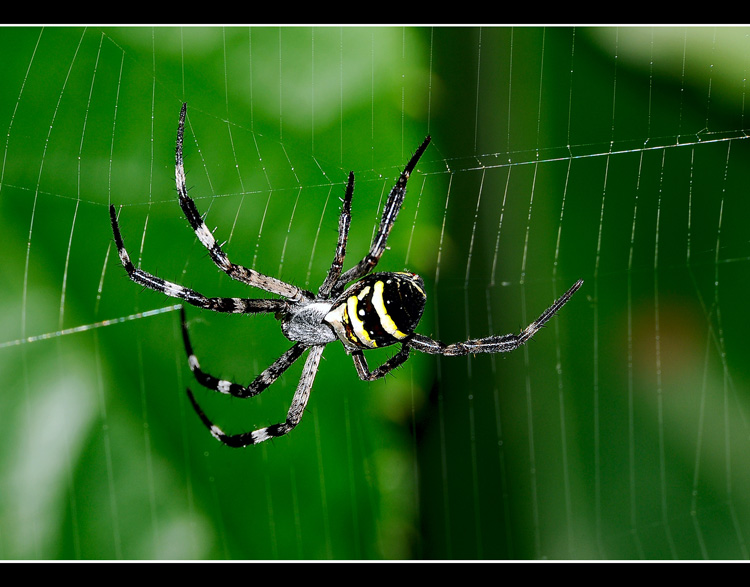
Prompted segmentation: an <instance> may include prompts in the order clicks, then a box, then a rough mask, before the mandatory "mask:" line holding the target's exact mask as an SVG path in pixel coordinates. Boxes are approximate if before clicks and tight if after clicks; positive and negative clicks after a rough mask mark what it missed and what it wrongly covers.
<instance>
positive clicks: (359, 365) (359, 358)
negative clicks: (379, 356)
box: [352, 344, 411, 381]
mask: <svg viewBox="0 0 750 587" xmlns="http://www.w3.org/2000/svg"><path fill="white" fill-rule="evenodd" d="M410 350H411V348H410V347H409V345H406V344H405V345H403V346H402V347H401V350H400V351H399V352H397V353H396V354H395V355H393V356H392V357H391V358H390V359H388V360H387V361H386V362H385V363H383V364H382V365H380V366H379V367H377V368H376V369H375V370H374V371H370V368H369V367H368V366H367V359H365V355H364V353H363V352H362V351H354V352H353V353H352V359H353V360H354V367H355V368H356V369H357V375H359V378H360V379H361V380H362V381H375V380H376V379H380V378H381V377H385V376H386V375H387V374H388V373H390V372H391V371H393V370H394V369H395V368H396V367H399V366H400V365H402V364H403V363H404V362H405V361H406V359H408V358H409V351H410Z"/></svg>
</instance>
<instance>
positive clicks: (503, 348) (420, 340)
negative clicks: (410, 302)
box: [406, 279, 583, 357]
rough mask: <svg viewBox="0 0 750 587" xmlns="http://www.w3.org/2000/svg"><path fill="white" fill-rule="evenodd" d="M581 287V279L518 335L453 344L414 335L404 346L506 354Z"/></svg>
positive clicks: (440, 352)
mask: <svg viewBox="0 0 750 587" xmlns="http://www.w3.org/2000/svg"><path fill="white" fill-rule="evenodd" d="M581 285H583V279H579V280H578V281H577V282H576V283H575V284H573V286H572V287H571V288H570V289H569V290H568V291H566V292H565V293H564V294H563V295H562V296H560V298H559V299H558V300H557V301H555V303H554V304H552V305H551V306H550V307H549V308H547V309H546V310H545V311H544V312H542V314H541V316H539V318H537V319H536V320H534V321H533V322H532V323H531V324H529V325H528V326H527V327H526V328H524V329H523V330H522V331H521V332H520V333H518V334H504V335H501V336H488V337H486V338H477V339H472V340H467V341H464V342H456V343H453V344H445V343H443V342H440V341H439V340H433V339H431V338H429V337H427V336H423V335H421V334H415V335H414V336H412V338H411V339H409V341H408V342H407V343H406V344H407V345H409V346H411V347H412V348H414V349H416V350H418V351H421V352H423V353H428V354H432V355H446V356H453V357H455V356H461V355H470V354H471V355H473V354H476V353H507V352H510V351H514V350H516V349H517V348H518V347H520V346H521V345H523V344H524V343H525V342H526V341H528V340H529V339H530V338H531V337H532V336H534V334H536V333H537V332H538V331H539V330H540V329H541V328H542V327H543V326H544V325H545V324H546V323H547V322H548V321H549V319H550V318H552V316H554V315H555V314H556V313H557V312H558V311H559V310H560V308H562V307H563V306H564V305H565V304H566V303H567V302H568V300H570V298H571V297H572V296H573V294H574V293H575V292H576V291H578V289H579V288H580V287H581Z"/></svg>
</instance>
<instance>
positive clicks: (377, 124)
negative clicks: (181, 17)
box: [0, 27, 750, 559]
mask: <svg viewBox="0 0 750 587" xmlns="http://www.w3.org/2000/svg"><path fill="white" fill-rule="evenodd" d="M0 42H2V43H3V44H4V45H5V47H6V48H5V51H4V53H3V54H4V55H7V56H8V58H7V59H5V60H3V63H2V64H0V67H2V68H3V80H4V87H5V92H3V94H2V100H0V113H1V116H0V121H4V122H5V124H6V127H7V132H6V135H5V141H4V145H2V147H1V148H2V163H0V228H2V233H3V235H4V239H3V240H4V243H3V247H2V262H0V276H2V282H3V286H2V291H3V294H4V295H2V296H0V324H1V326H2V327H1V328H0V332H2V333H3V335H2V337H1V338H0V373H2V376H3V381H4V382H5V385H4V386H3V389H4V393H2V394H1V395H0V404H1V405H2V408H3V413H4V414H5V423H6V424H5V426H4V428H3V433H2V434H3V442H2V446H3V449H2V450H1V451H0V467H1V468H0V483H1V484H2V486H1V487H0V495H1V496H2V499H1V500H0V556H2V557H3V558H6V559H58V558H63V559H73V558H83V559H180V558H194V559H207V558H240V559H279V558H280V559H320V558H335V559H369V558H424V559H542V558H548V559H741V558H748V554H749V552H748V544H747V539H748V535H749V534H750V502H749V501H748V498H747V495H748V494H750V492H749V491H748V489H749V488H750V478H749V476H750V466H749V465H750V463H748V462H747V459H748V457H747V456H746V455H748V454H750V451H748V448H749V447H748V438H750V435H749V434H748V431H749V430H748V428H749V426H748V393H749V388H748V378H749V375H750V373H749V372H748V365H747V361H746V360H745V358H746V357H747V355H748V349H747V345H748V342H747V337H746V335H745V328H746V326H747V323H748V320H747V318H748V314H747V309H746V301H745V298H746V292H747V291H748V287H749V285H750V284H748V277H747V275H748V259H750V251H749V243H748V239H747V236H746V235H747V231H746V228H745V220H744V219H745V218H746V217H747V207H748V204H747V203H746V202H747V198H745V197H743V196H744V194H745V192H746V187H745V186H746V185H747V183H748V177H747V175H748V169H749V167H748V165H747V163H746V162H747V157H748V148H749V147H748V145H749V143H748V141H747V140H746V139H747V134H746V131H745V128H746V126H747V123H746V120H745V99H746V95H747V84H746V78H747V71H748V65H749V64H750V40H749V39H748V30H747V29H742V28H731V27H713V28H706V27H687V28H679V27H669V28H637V27H625V28H570V27H552V28H541V27H520V28H504V27H489V28H469V27H467V28H449V27H445V28H441V27H438V28H395V27H378V28H365V27H354V28H335V27H321V28H252V29H247V28H240V27H236V28H235V27H229V28H199V27H189V28H184V29H179V28H155V29H152V28H138V27H131V28H125V29H117V28H106V29H100V28H87V29H79V28H46V29H32V28H20V27H19V28H10V29H4V30H3V35H2V37H0ZM182 101H187V102H188V105H189V107H188V123H187V127H186V141H185V165H186V170H187V172H188V184H189V187H190V189H191V195H192V196H193V197H194V198H195V200H196V203H197V205H198V207H199V209H200V210H201V211H203V212H205V213H206V214H207V215H206V222H207V224H208V225H209V228H213V227H216V233H215V234H216V236H217V238H218V239H219V240H220V241H222V242H225V250H227V252H228V254H229V255H230V257H231V258H232V259H233V260H235V261H236V262H238V263H243V264H246V265H248V266H251V267H253V268H255V269H258V270H260V271H263V272H265V273H268V274H271V275H274V276H277V277H280V278H282V279H284V280H287V281H290V282H293V283H295V284H297V285H301V286H303V287H307V288H310V289H317V287H318V285H319V284H320V282H321V281H322V279H323V277H324V276H325V272H326V271H327V269H328V267H329V266H330V262H331V259H332V256H333V249H334V245H335V242H336V228H337V217H338V212H339V206H340V200H339V198H340V197H341V196H342V195H343V190H344V185H345V181H346V176H347V173H348V171H349V170H350V169H351V170H354V172H355V174H356V187H355V194H354V202H353V221H352V222H353V223H352V230H351V235H350V241H349V246H348V257H347V267H349V266H351V265H352V264H353V263H355V262H356V261H358V260H359V259H360V258H361V256H362V255H363V254H364V252H365V251H366V250H367V247H368V245H369V242H370V241H371V239H372V236H373V234H374V229H375V226H376V223H377V220H378V211H379V209H380V206H381V205H382V202H383V201H384V198H385V196H386V195H387V193H388V190H389V189H390V187H391V186H392V184H393V182H394V180H395V178H396V177H397V175H398V173H399V171H400V169H401V168H402V167H403V165H404V163H405V162H406V161H407V160H408V158H409V156H410V155H411V153H412V152H413V150H414V149H415V148H416V147H417V145H419V143H420V142H421V140H422V139H423V138H424V136H425V135H426V134H430V135H431V136H432V143H431V145H430V147H429V149H428V151H427V152H426V153H425V155H424V156H423V158H422V160H421V161H420V164H419V166H418V170H417V172H416V173H414V174H413V176H412V178H411V180H410V182H409V190H408V195H407V198H406V204H405V206H404V209H403V210H402V212H401V215H400V216H399V219H398V222H397V223H396V227H395V228H394V231H393V233H392V235H391V238H390V240H389V250H388V251H387V252H386V253H385V255H384V257H383V259H382V261H381V264H380V265H379V269H385V270H403V269H406V268H408V269H410V270H412V271H415V272H417V273H420V274H421V275H423V276H424V277H425V279H426V283H427V287H428V290H429V291H428V294H429V295H428V308H427V311H426V314H425V316H424V318H423V320H422V323H421V325H420V328H419V330H420V332H422V333H423V334H426V335H430V336H434V337H438V338H440V339H441V340H444V341H446V342H453V341H458V340H465V339H466V338H469V337H479V336H486V335H487V334H490V333H496V334H503V333H506V332H511V331H516V330H517V329H519V328H522V327H524V326H526V325H527V324H528V323H529V322H531V321H532V320H533V319H534V318H536V316H537V315H538V314H539V313H540V312H541V311H542V310H543V309H544V308H546V307H547V306H548V305H549V304H550V303H551V302H552V301H553V300H554V299H555V298H557V297H558V296H559V295H560V294H561V293H562V292H563V291H565V290H566V289H567V288H568V287H569V286H570V285H571V284H572V283H574V282H575V280H577V279H578V278H583V279H584V280H585V283H584V286H583V288H582V289H581V290H580V291H579V292H578V293H577V294H576V295H575V296H574V298H573V299H572V300H571V302H570V303H569V304H568V305H567V306H566V307H565V308H563V310H562V311H561V312H560V314H559V315H558V316H556V317H555V318H554V319H553V320H552V321H551V323H550V324H549V325H548V327H547V328H546V329H545V330H543V331H542V332H540V333H538V334H537V336H536V337H535V339H534V340H533V341H532V342H531V343H530V344H528V345H526V346H525V347H524V348H523V349H520V350H518V351H516V352H514V353H512V354H509V355H507V356H478V357H466V358H440V357H430V356H421V355H420V356H414V357H412V358H411V359H410V360H409V362H407V364H406V365H405V366H404V367H402V368H400V369H399V370H398V371H397V372H395V373H394V374H393V375H391V376H389V377H387V378H386V380H385V381H378V382H374V383H371V384H365V383H363V382H361V381H359V379H358V378H357V376H356V373H355V371H354V368H353V365H352V362H351V359H350V358H348V357H347V356H346V355H345V353H344V352H343V351H342V349H341V348H338V347H337V345H331V346H330V347H329V348H328V349H326V353H325V355H324V360H323V361H322V364H321V368H320V371H319V373H318V377H317V379H316V383H315V386H314V388H313V393H312V397H311V401H310V405H309V406H308V410H307V412H306V414H305V417H304V419H303V421H302V424H301V425H300V426H299V427H298V428H297V429H296V430H295V431H294V432H293V433H292V434H290V435H289V436H287V437H284V438H281V439H277V440H275V441H273V442H272V443H266V444H265V445H261V446H258V447H251V448H249V449H245V450H241V451H237V450H230V449H227V448H225V447H223V446H221V445H219V443H217V442H216V441H215V440H214V439H213V438H211V436H210V435H209V434H208V433H207V432H206V431H205V429H204V428H203V427H202V426H201V425H200V422H199V421H198V419H197V418H196V417H195V415H194V414H193V413H192V410H191V409H190V406H189V405H188V403H187V401H186V396H185V393H184V389H185V387H186V386H188V385H190V386H191V388H193V389H194V390H195V391H196V393H197V394H198V395H199V401H201V404H202V405H204V406H205V409H206V411H207V412H208V413H209V414H210V416H211V417H212V418H214V419H215V420H216V421H217V423H219V424H220V425H222V427H224V428H225V429H227V430H231V431H241V430H242V431H244V430H250V429H253V428H256V427H259V426H265V425H268V424H271V423H275V422H278V421H279V420H280V419H281V418H283V414H285V413H286V409H287V408H288V405H289V401H290V400H291V396H292V394H293V391H294V388H295V386H296V380H297V378H298V376H299V368H300V366H299V365H298V366H296V368H293V369H291V370H290V371H289V372H288V373H287V374H285V376H284V377H283V378H282V379H281V380H280V381H279V382H277V383H276V384H275V385H274V386H272V388H271V389H269V390H268V391H266V392H264V394H262V395H261V396H260V397H258V398H255V399H253V400H246V401H240V400H236V399H233V398H228V397H224V396H221V397H215V395H216V394H210V393H208V392H205V391H204V390H202V389H196V384H195V383H194V382H193V381H192V378H191V377H190V373H189V371H188V369H187V365H186V361H185V357H184V352H183V348H182V343H181V340H180V328H179V312H176V311H175V310H177V309H178V308H179V306H178V305H177V304H175V303H174V300H172V299H168V298H165V297H164V296H161V295H159V294H157V293H155V292H151V291H142V290H141V289H140V288H138V287H137V286H135V285H134V284H133V283H132V282H130V281H129V280H128V279H127V277H126V276H125V275H124V272H123V271H122V268H121V267H119V263H118V259H117V255H116V252H114V251H113V250H112V237H111V232H110V227H109V222H108V213H107V206H108V204H109V203H110V202H111V203H113V204H115V205H116V206H117V207H118V210H119V213H120V221H121V225H122V231H123V237H124V239H125V242H126V245H127V246H128V249H129V251H130V253H131V257H132V258H133V260H134V262H137V263H138V264H139V265H140V266H142V267H143V268H144V269H145V270H147V271H151V272H154V273H157V274H158V275H160V276H162V277H164V278H167V279H170V280H173V281H176V282H179V283H182V284H184V285H186V286H188V287H192V288H194V289H197V290H199V291H201V292H203V293H205V294H207V295H223V296H233V295H238V296H248V295H254V294H252V293H248V291H247V289H245V288H243V287H242V286H241V285H239V284H237V283H232V282H231V280H230V279H229V278H228V277H227V276H226V275H224V274H222V273H221V272H220V271H218V270H217V269H216V268H215V266H214V265H213V264H212V263H211V261H210V259H209V258H208V256H207V254H206V252H205V249H203V248H202V247H201V246H200V243H198V242H197V241H196V239H195V236H194V234H193V233H192V232H191V231H190V229H189V227H188V225H187V222H186V221H185V219H184V217H182V216H181V213H180V210H179V207H178V206H177V204H176V198H175V195H174V183H173V182H174V180H173V164H174V140H175V132H176V127H177V115H178V112H179V107H180V104H181V102H182ZM0 126H2V122H0ZM742 210H745V213H743V212H742ZM258 295H259V297H260V294H258ZM188 315H189V320H190V330H191V335H192V337H193V343H194V345H195V347H196V353H197V354H198V356H199V357H200V360H201V364H202V366H203V367H204V368H206V369H207V370H210V372H212V373H214V374H216V375H218V376H221V377H226V378H233V379H234V380H236V381H238V382H240V383H248V382H249V381H251V380H252V378H253V377H254V376H255V375H256V374H257V373H258V372H260V370H262V369H263V368H264V367H266V366H267V365H268V364H270V363H271V362H272V361H273V360H274V359H275V358H276V357H278V356H279V355H280V354H281V353H282V352H283V351H284V350H286V348H288V345H289V343H288V342H287V341H285V340H284V339H283V337H282V336H281V334H280V332H279V329H278V324H277V323H276V322H275V321H274V320H273V319H271V318H270V317H246V316H223V315H219V314H210V315H209V313H208V312H199V311H197V310H195V309H188ZM743 349H744V350H743ZM392 352H393V350H392V349H388V350H383V351H377V352H373V353H372V354H371V355H370V356H369V357H368V359H369V360H370V362H371V364H373V365H374V364H377V361H378V360H381V361H382V360H384V359H385V358H386V357H388V356H390V354H392Z"/></svg>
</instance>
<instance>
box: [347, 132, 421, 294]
mask: <svg viewBox="0 0 750 587" xmlns="http://www.w3.org/2000/svg"><path fill="white" fill-rule="evenodd" d="M429 144H430V137H429V136H428V137H427V138H425V140H424V142H423V143H422V144H421V145H420V146H419V148H418V149H417V150H416V152H415V153H414V155H413V156H412V158H411V159H410V160H409V162H408V163H407V164H406V167H405V168H404V171H403V172H402V173H401V175H400V177H399V178H398V181H396V185H394V186H393V189H392V190H391V193H390V194H389V195H388V200H386V203H385V207H384V208H383V216H382V218H381V219H380V226H379V227H378V232H377V234H376V235H375V238H374V239H373V241H372V245H371V246H370V252H369V253H367V255H366V256H365V258H364V259H362V260H361V261H360V262H359V263H358V264H357V265H355V266H354V267H352V268H351V269H349V270H348V271H346V272H345V273H344V274H343V275H342V276H341V277H340V278H339V280H338V282H337V283H336V286H335V287H334V291H336V292H338V291H340V290H341V289H342V288H343V287H344V286H345V285H346V284H347V283H349V282H350V281H354V280H355V279H359V278H360V277H364V276H365V275H367V274H368V273H369V272H370V271H372V270H373V268H374V267H375V266H376V265H377V264H378V261H380V257H381V256H382V255H383V252H384V251H385V246H386V242H387V240H388V235H389V234H390V233H391V229H392V228H393V223H394V222H396V217H397V216H398V212H399V210H400V209H401V205H402V204H403V203H404V197H405V195H406V182H407V181H408V180H409V175H411V173H412V171H414V168H415V167H416V165H417V162H418V161H419V158H420V157H421V156H422V154H423V153H424V152H425V149H427V145H429Z"/></svg>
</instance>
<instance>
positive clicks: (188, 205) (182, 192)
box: [175, 104, 312, 301]
mask: <svg viewBox="0 0 750 587" xmlns="http://www.w3.org/2000/svg"><path fill="white" fill-rule="evenodd" d="M186 112H187V104H183V105H182V109H181V110H180V122H179V125H178V127H177V147H176V149H175V184H176V185H177V194H178V195H179V200H180V208H182V211H183V213H184V214H185V217H186V218H187V219H188V222H189V223H190V227H191V228H192V229H193V231H194V232H195V236H197V237H198V240H199V241H200V242H201V244H203V246H204V247H206V249H207V250H208V253H209V254H210V256H211V259H212V260H213V262H214V263H215V264H216V266H217V267H218V268H219V269H221V270H222V271H224V273H226V274H227V275H229V276H230V277H231V278H232V279H236V280H238V281H241V282H242V283H245V284H247V285H251V286H253V287H257V288H259V289H262V290H265V291H267V292H269V293H274V294H278V295H280V296H283V297H285V298H287V299H289V300H291V301H298V300H301V299H302V298H305V297H306V298H312V294H311V293H310V292H306V291H304V290H302V289H300V288H298V287H297V286H295V285H291V284H289V283H286V282H285V281H281V280H280V279H276V278H275V277H270V276H268V275H264V274H262V273H259V272H258V271H255V270H254V269H249V268H247V267H243V266H242V265H235V264H234V263H232V262H231V261H230V260H229V258H228V257H227V255H226V253H225V252H224V251H223V250H222V248H221V245H219V243H218V242H217V240H216V239H215V238H214V235H213V233H212V232H211V231H210V230H208V227H207V226H206V224H205V222H204V221H203V218H202V217H201V214H200V212H198V208H197V207H196V205H195V202H194V201H193V199H192V198H191V197H190V196H188V193H187V186H186V184H185V168H184V165H183V157H182V144H183V139H184V134H185V114H186Z"/></svg>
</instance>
